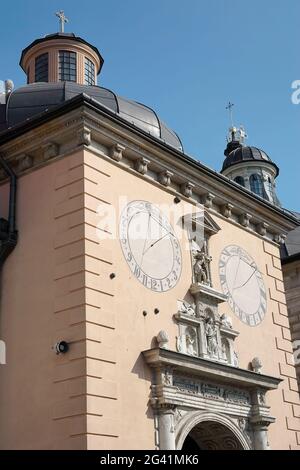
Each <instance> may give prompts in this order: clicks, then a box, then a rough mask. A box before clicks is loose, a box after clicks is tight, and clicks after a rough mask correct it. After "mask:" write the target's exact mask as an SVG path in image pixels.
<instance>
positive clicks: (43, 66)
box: [28, 52, 48, 82]
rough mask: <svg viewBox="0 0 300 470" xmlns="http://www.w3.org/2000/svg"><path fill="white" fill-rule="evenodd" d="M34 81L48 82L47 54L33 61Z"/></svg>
mask: <svg viewBox="0 0 300 470" xmlns="http://www.w3.org/2000/svg"><path fill="white" fill-rule="evenodd" d="M28 77H29V70H28ZM35 81H36V82H48V52H46V53H45V54H41V55H39V56H38V57H36V59H35Z"/></svg>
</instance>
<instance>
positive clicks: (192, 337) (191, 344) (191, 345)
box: [185, 328, 197, 356]
mask: <svg viewBox="0 0 300 470" xmlns="http://www.w3.org/2000/svg"><path fill="white" fill-rule="evenodd" d="M196 338H197V335H196V332H195V330H193V329H192V328H187V329H186V336H185V340H186V352H187V354H189V355H190V356H197V343H196Z"/></svg>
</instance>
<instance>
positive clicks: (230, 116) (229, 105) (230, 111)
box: [226, 101, 234, 127]
mask: <svg viewBox="0 0 300 470" xmlns="http://www.w3.org/2000/svg"><path fill="white" fill-rule="evenodd" d="M233 106H234V103H231V102H230V101H229V102H228V105H227V106H226V109H228V111H229V119H230V125H231V127H233V109H232V108H233Z"/></svg>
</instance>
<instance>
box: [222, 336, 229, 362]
mask: <svg viewBox="0 0 300 470" xmlns="http://www.w3.org/2000/svg"><path fill="white" fill-rule="evenodd" d="M222 358H223V359H224V360H225V361H228V357H227V350H226V343H225V341H222Z"/></svg>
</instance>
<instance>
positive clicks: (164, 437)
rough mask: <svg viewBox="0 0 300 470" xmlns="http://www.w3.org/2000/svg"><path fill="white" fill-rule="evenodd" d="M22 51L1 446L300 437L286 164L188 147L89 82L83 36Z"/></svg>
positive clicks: (10, 108)
mask: <svg viewBox="0 0 300 470" xmlns="http://www.w3.org/2000/svg"><path fill="white" fill-rule="evenodd" d="M20 63H21V66H22V67H23V69H24V71H25V73H26V74H27V77H28V84H27V85H26V86H23V87H21V88H19V89H17V90H14V91H13V89H12V85H11V83H10V82H7V83H6V93H5V94H4V98H2V103H1V104H0V157H1V158H0V164H1V168H2V170H1V175H0V177H1V186H0V192H1V197H0V200H1V217H2V219H1V258H0V259H1V263H2V279H1V317H0V337H1V339H2V340H3V341H5V344H6V348H7V354H6V364H5V365H1V366H0V397H1V399H0V447H1V448H3V449H8V448H14V449H163V450H166V449H178V450H183V451H190V450H194V451H195V450H197V449H216V450H218V449H237V450H238V449H243V450H250V449H264V450H268V449H297V448H298V449H299V448H300V424H299V415H300V404H299V393H298V386H297V381H296V372H295V367H294V361H293V351H292V343H291V333H290V327H289V322H288V316H287V308H286V298H285V294H284V286H283V277H282V269H281V263H280V246H281V243H282V242H283V241H284V237H285V235H286V234H287V233H288V232H289V231H291V230H293V229H294V228H296V227H297V225H298V222H297V219H296V217H294V216H293V214H291V213H288V212H287V211H284V210H283V209H282V208H281V207H280V205H279V201H278V200H277V197H276V194H275V189H274V188H275V183H274V179H275V177H276V176H277V174H278V172H277V167H276V165H275V164H274V163H273V162H272V161H271V160H270V159H269V157H267V158H265V157H264V155H265V154H264V152H263V151H260V150H259V149H256V150H255V149H254V148H253V147H245V146H244V143H243V139H242V136H241V132H240V131H238V130H237V129H234V128H233V129H231V134H230V138H229V142H228V145H227V149H226V152H225V154H226V153H227V154H226V158H225V163H224V167H223V170H222V173H223V174H222V173H218V172H215V171H212V170H211V169H209V168H208V167H206V166H205V165H203V164H202V163H200V162H199V161H197V160H194V159H192V158H191V157H189V156H188V155H186V154H185V152H184V150H183V146H182V143H181V140H180V139H179V137H178V136H177V135H176V134H175V132H173V131H172V130H171V129H169V128H168V127H167V126H166V125H165V124H163V123H162V122H161V120H160V119H159V118H158V117H157V115H156V113H155V112H154V111H152V110H151V109H150V108H148V107H147V106H143V105H141V104H138V103H136V102H134V101H130V100H127V99H124V98H122V97H119V96H117V95H116V94H115V93H113V92H112V91H110V90H107V89H105V88H102V87H99V86H97V85H96V79H97V74H98V73H99V72H100V70H101V67H102V64H103V59H102V57H101V55H100V53H99V51H98V50H97V49H96V48H95V47H94V46H91V45H90V44H89V43H87V42H86V41H85V40H83V39H82V38H79V37H76V36H75V35H73V34H67V33H62V32H61V33H57V34H53V35H50V36H46V37H45V38H43V39H38V40H36V41H34V42H33V43H32V44H31V45H30V46H28V47H27V48H26V49H24V51H23V53H22V56H21V62H20ZM253 149H254V150H253ZM256 151H257V152H256ZM245 160H247V161H250V160H251V162H250V163H249V165H250V166H252V167H253V168H254V170H255V171H254V172H252V173H253V174H256V175H258V176H256V177H253V178H251V175H252V173H251V174H250V175H246V174H245V172H244V170H243V172H242V173H241V172H240V165H241V162H242V161H245ZM237 177H239V178H245V179H244V180H243V182H242V180H241V179H239V180H236V178H237ZM247 178H248V179H247ZM259 178H261V179H259ZM248 184H249V185H250V186H249V187H247V185H248ZM251 184H252V186H251Z"/></svg>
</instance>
